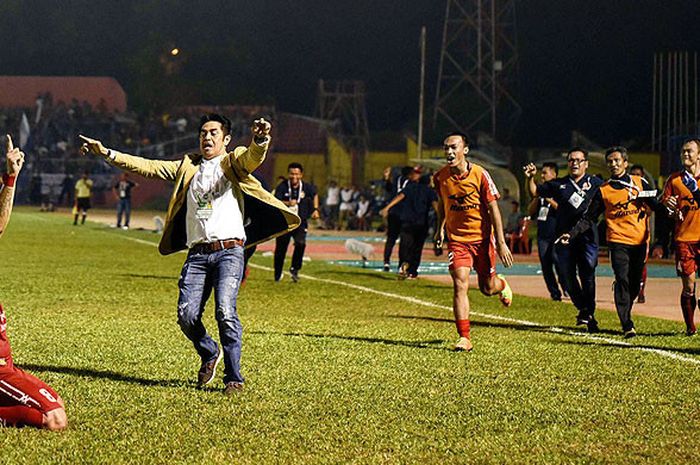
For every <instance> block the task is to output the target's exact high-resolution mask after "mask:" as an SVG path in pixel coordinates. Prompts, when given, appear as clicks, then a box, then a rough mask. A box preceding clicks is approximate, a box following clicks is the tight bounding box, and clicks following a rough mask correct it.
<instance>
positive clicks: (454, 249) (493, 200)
mask: <svg viewBox="0 0 700 465" xmlns="http://www.w3.org/2000/svg"><path fill="white" fill-rule="evenodd" d="M443 149H444V152H445V158H446V160H447V166H445V167H443V168H442V169H440V170H439V171H438V172H437V173H435V176H434V178H433V182H434V184H433V185H434V187H435V189H436V190H437V193H438V208H437V224H438V229H437V232H436V233H435V243H436V246H437V247H441V246H442V242H443V240H444V234H445V231H446V232H447V239H448V241H449V242H448V245H447V248H448V251H449V254H448V259H449V267H450V275H451V276H452V283H453V306H452V309H453V311H454V315H455V322H456V324H457V332H458V333H459V341H457V344H456V345H455V350H463V351H470V350H472V342H471V336H470V324H469V297H468V296H467V291H468V289H469V273H470V272H471V269H472V268H474V269H475V270H476V274H477V277H478V281H479V290H480V291H481V293H482V294H484V295H488V296H490V295H494V294H500V300H501V303H502V304H503V305H504V306H506V307H508V306H510V305H511V303H512V301H513V293H512V291H511V289H510V286H509V285H508V282H507V281H506V280H505V279H504V278H503V276H501V275H496V253H498V256H499V257H500V259H501V261H502V262H503V264H504V265H505V266H506V267H510V266H511V265H512V264H513V255H512V254H511V252H510V250H508V246H507V245H506V240H505V236H504V234H503V222H502V220H501V213H500V210H499V209H498V203H497V200H498V198H499V197H500V195H499V193H498V189H497V188H496V185H495V184H494V183H493V181H492V180H491V176H490V175H489V173H488V171H486V170H485V169H484V168H482V167H481V166H479V165H476V164H474V163H471V162H470V161H468V160H467V153H469V140H468V139H467V136H466V135H464V134H462V133H459V132H454V133H452V134H450V135H448V136H447V138H445V141H444V145H443Z"/></svg>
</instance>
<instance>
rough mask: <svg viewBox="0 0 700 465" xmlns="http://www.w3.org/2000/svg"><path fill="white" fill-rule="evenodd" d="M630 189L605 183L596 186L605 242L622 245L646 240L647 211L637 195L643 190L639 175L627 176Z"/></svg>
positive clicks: (647, 230) (647, 235)
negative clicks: (600, 205) (600, 197)
mask: <svg viewBox="0 0 700 465" xmlns="http://www.w3.org/2000/svg"><path fill="white" fill-rule="evenodd" d="M630 178H631V184H632V185H633V186H635V187H636V188H637V189H638V190H637V189H635V188H634V187H625V188H624V189H616V188H614V187H613V186H612V185H611V181H612V183H617V182H616V181H614V180H608V181H606V182H605V183H603V185H602V186H600V194H601V195H602V197H603V202H604V203H605V224H606V226H607V232H606V235H605V237H606V238H607V240H608V242H615V243H617V244H626V245H641V244H644V243H645V242H647V241H648V240H649V211H648V208H647V207H646V205H644V204H643V203H642V201H641V199H637V197H638V195H639V192H641V191H642V190H644V184H643V183H642V178H641V177H640V176H630Z"/></svg>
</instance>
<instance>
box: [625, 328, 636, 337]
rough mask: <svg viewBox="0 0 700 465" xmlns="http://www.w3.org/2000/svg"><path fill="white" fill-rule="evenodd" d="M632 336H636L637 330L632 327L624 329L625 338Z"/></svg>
mask: <svg viewBox="0 0 700 465" xmlns="http://www.w3.org/2000/svg"><path fill="white" fill-rule="evenodd" d="M633 337H637V331H635V330H634V328H632V329H629V330H627V331H625V339H632V338H633Z"/></svg>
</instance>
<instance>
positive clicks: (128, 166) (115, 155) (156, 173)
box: [78, 135, 181, 181]
mask: <svg viewBox="0 0 700 465" xmlns="http://www.w3.org/2000/svg"><path fill="white" fill-rule="evenodd" d="M78 137H80V139H81V140H82V141H83V145H82V146H81V147H80V153H81V154H82V155H87V154H91V155H95V156H98V157H102V158H103V159H104V160H105V161H106V162H107V163H109V164H110V165H113V166H116V167H117V168H121V169H123V170H125V171H129V172H131V173H135V174H140V175H141V176H143V177H145V178H158V179H164V180H166V181H175V178H176V176H177V169H178V167H179V166H180V163H181V161H179V160H178V161H171V160H149V159H148V158H142V157H137V156H135V155H128V154H126V153H121V152H117V151H116V150H112V149H108V148H107V147H105V146H104V145H102V142H100V141H99V140H97V139H92V138H90V137H86V136H83V135H80V136H78Z"/></svg>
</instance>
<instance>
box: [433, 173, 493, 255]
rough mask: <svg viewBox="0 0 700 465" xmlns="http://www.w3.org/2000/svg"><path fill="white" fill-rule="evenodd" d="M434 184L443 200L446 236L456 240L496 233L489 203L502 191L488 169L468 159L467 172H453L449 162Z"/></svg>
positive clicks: (487, 237)
mask: <svg viewBox="0 0 700 465" xmlns="http://www.w3.org/2000/svg"><path fill="white" fill-rule="evenodd" d="M433 185H434V186H435V189H436V190H437V193H438V196H439V197H440V199H441V200H442V205H443V209H444V212H443V213H444V216H445V229H446V231H447V238H448V239H449V240H450V241H454V242H482V241H488V240H490V239H491V236H492V234H493V232H492V227H491V226H492V225H491V217H490V216H489V212H488V204H489V203H490V202H492V201H495V200H498V199H499V198H500V194H499V193H498V189H497V188H496V185H495V184H494V183H493V180H492V179H491V176H490V175H489V173H488V171H486V170H485V169H484V168H482V167H481V166H479V165H475V164H474V163H469V164H468V166H467V172H466V173H464V174H461V175H457V174H452V172H451V171H450V167H449V166H445V167H444V168H442V169H440V171H438V172H437V173H435V176H434V178H433Z"/></svg>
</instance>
